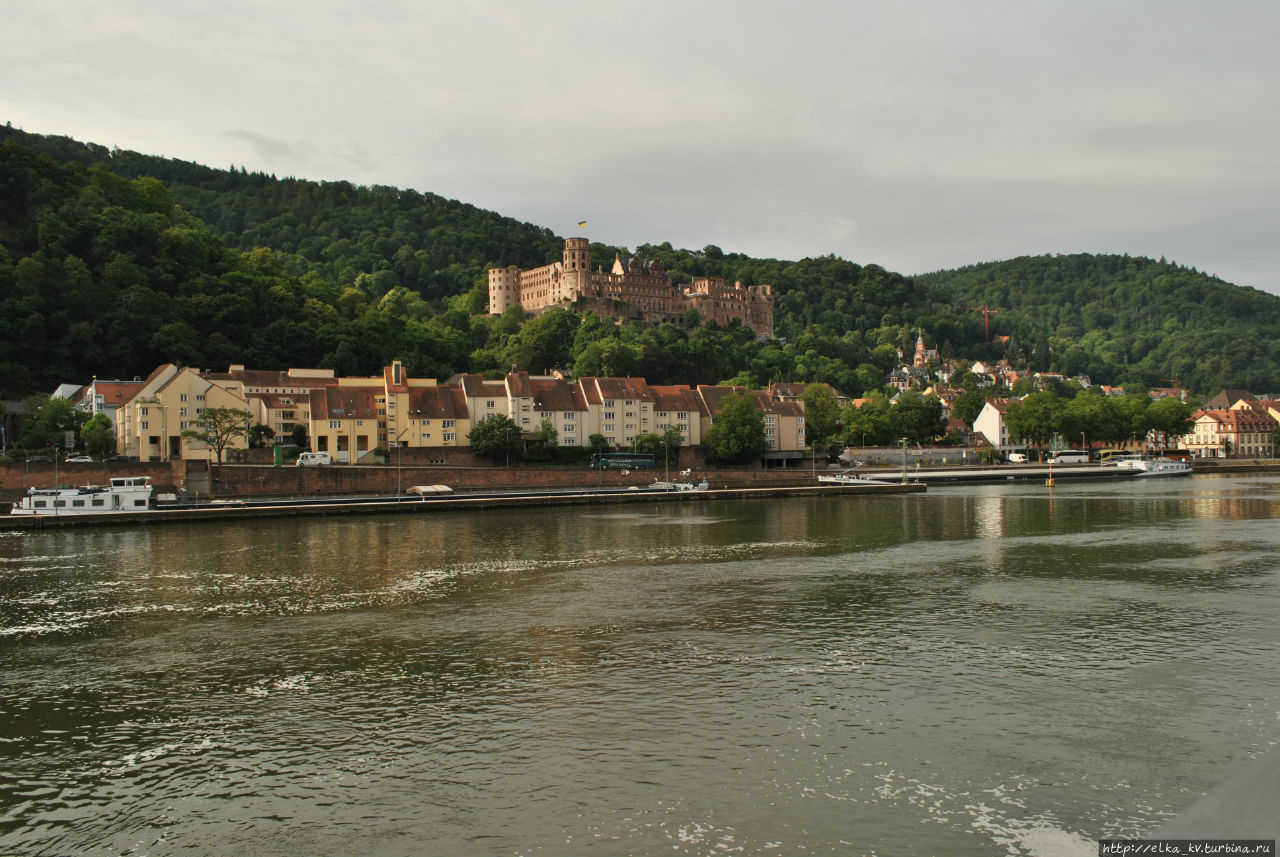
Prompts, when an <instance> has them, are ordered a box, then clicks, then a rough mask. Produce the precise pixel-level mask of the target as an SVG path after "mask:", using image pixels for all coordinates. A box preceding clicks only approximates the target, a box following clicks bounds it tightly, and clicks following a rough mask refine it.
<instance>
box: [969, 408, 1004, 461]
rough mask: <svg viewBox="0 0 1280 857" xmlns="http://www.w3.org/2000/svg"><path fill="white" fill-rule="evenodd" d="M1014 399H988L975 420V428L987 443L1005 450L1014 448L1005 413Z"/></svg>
mask: <svg viewBox="0 0 1280 857" xmlns="http://www.w3.org/2000/svg"><path fill="white" fill-rule="evenodd" d="M1013 402H1014V400H1013V399H987V401H986V404H984V405H983V406H982V410H981V412H979V413H978V417H977V419H975V420H974V421H973V430H974V432H976V433H977V434H980V435H982V436H983V437H984V438H985V439H986V441H987V443H989V444H991V446H993V447H994V448H996V449H998V450H1000V451H1002V452H1004V451H1008V450H1010V449H1012V448H1013V444H1012V443H1011V442H1010V438H1009V429H1008V427H1007V426H1005V422H1004V420H1005V415H1006V414H1007V413H1008V412H1009V405H1011V404H1012V403H1013Z"/></svg>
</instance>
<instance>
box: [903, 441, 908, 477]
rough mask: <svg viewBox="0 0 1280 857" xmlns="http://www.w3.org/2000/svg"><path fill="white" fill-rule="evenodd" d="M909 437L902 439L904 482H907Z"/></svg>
mask: <svg viewBox="0 0 1280 857" xmlns="http://www.w3.org/2000/svg"><path fill="white" fill-rule="evenodd" d="M908 440H909V439H908V438H905V437H904V438H903V439H902V484H903V485H906V484H907V441H908Z"/></svg>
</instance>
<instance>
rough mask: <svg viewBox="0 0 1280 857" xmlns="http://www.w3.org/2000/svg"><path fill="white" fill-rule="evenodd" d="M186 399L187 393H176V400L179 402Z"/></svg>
mask: <svg viewBox="0 0 1280 857" xmlns="http://www.w3.org/2000/svg"><path fill="white" fill-rule="evenodd" d="M186 400H187V394H186V393H179V394H178V401H179V402H185V401H186Z"/></svg>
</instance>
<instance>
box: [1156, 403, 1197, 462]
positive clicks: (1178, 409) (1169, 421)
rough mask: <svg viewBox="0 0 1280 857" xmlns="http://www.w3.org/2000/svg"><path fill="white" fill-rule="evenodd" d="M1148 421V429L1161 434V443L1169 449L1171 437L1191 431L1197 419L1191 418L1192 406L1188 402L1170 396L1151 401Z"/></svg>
mask: <svg viewBox="0 0 1280 857" xmlns="http://www.w3.org/2000/svg"><path fill="white" fill-rule="evenodd" d="M1146 423H1147V428H1148V429H1150V430H1151V431H1153V432H1155V433H1156V434H1157V435H1159V436H1160V445H1161V446H1162V447H1164V448H1165V449H1168V448H1169V444H1170V441H1171V439H1172V438H1175V437H1181V436H1182V435H1184V434H1187V433H1188V432H1190V431H1191V427H1192V426H1193V425H1194V424H1195V420H1193V419H1192V418H1191V408H1189V407H1187V403H1186V402H1184V401H1182V400H1181V399H1175V398H1172V397H1169V398H1164V399H1157V400H1156V401H1154V402H1152V403H1151V407H1149V408H1147V413H1146Z"/></svg>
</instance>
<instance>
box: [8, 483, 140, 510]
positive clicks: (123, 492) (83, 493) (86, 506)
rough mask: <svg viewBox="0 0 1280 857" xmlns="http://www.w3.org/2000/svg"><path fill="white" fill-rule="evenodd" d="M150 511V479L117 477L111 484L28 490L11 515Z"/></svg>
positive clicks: (14, 505) (15, 505) (14, 506)
mask: <svg viewBox="0 0 1280 857" xmlns="http://www.w3.org/2000/svg"><path fill="white" fill-rule="evenodd" d="M150 508H151V477H150V476H117V477H114V478H112V480H111V484H110V485H81V486H80V487H78V488H28V489H27V493H26V494H25V495H24V496H23V498H22V499H21V500H19V501H18V502H17V503H14V504H13V509H12V510H11V511H10V512H9V514H11V515H104V514H114V513H123V512H145V511H147V510H148V509H150Z"/></svg>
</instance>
